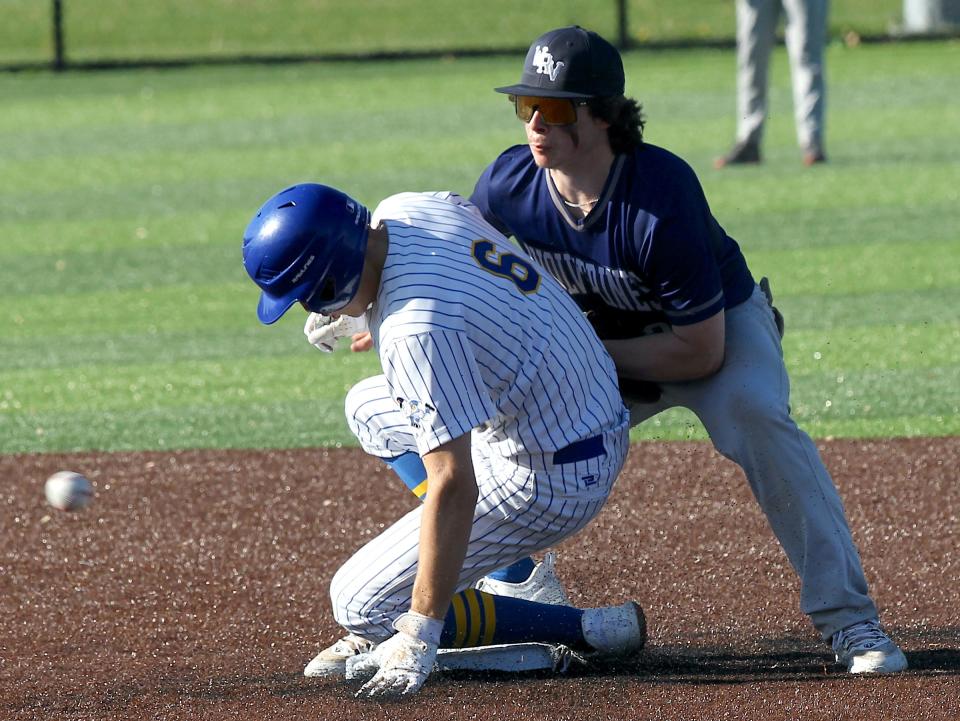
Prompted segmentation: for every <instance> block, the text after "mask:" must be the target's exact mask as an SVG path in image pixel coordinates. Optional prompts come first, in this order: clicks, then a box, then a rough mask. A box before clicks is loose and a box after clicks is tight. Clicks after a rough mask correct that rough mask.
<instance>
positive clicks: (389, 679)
mask: <svg viewBox="0 0 960 721" xmlns="http://www.w3.org/2000/svg"><path fill="white" fill-rule="evenodd" d="M393 627H394V628H395V629H396V630H397V633H396V634H394V635H393V636H391V637H390V638H389V639H387V640H386V641H384V642H383V643H381V644H380V645H379V646H377V647H376V648H375V649H374V650H373V651H370V652H369V653H363V654H360V655H359V656H354V657H352V658H349V659H347V678H348V679H358V678H367V677H369V676H370V675H371V674H372V675H373V678H371V679H370V680H369V681H367V683H365V684H364V685H363V687H362V688H361V689H360V690H359V691H357V694H356V695H357V698H377V697H399V696H407V695H409V694H413V693H416V692H417V691H419V690H420V687H421V686H423V682H424V681H426V680H427V676H429V675H430V672H431V671H432V670H433V665H434V663H435V662H436V660H437V646H438V645H439V643H440V633H441V631H443V621H439V620H437V619H435V618H430V617H429V616H424V615H422V614H419V613H415V612H413V611H409V612H407V613H405V614H403V615H402V616H401V617H400V618H398V619H397V620H396V621H395V622H394V624H393Z"/></svg>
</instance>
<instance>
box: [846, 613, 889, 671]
mask: <svg viewBox="0 0 960 721" xmlns="http://www.w3.org/2000/svg"><path fill="white" fill-rule="evenodd" d="M832 645H833V652H834V653H835V654H836V655H837V663H840V664H843V665H844V666H846V667H847V671H849V672H850V673H899V672H900V671H903V670H904V669H906V668H907V657H906V656H904V655H903V651H901V650H900V647H899V646H897V644H895V643H894V642H893V641H892V640H891V639H890V637H889V636H888V635H887V634H885V633H884V632H883V629H882V628H880V622H879V621H878V620H877V619H875V618H871V619H868V620H866V621H861V622H860V623H855V624H853V625H851V626H847V627H846V628H845V629H843V630H842V631H837V632H836V633H835V634H833V644H832Z"/></svg>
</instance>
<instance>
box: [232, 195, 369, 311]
mask: <svg viewBox="0 0 960 721" xmlns="http://www.w3.org/2000/svg"><path fill="white" fill-rule="evenodd" d="M369 219H370V213H369V211H368V210H367V209H366V208H365V207H364V206H363V205H361V204H360V203H358V202H357V201H356V200H354V199H353V198H351V197H350V196H348V195H346V194H344V193H341V192H340V191H339V190H337V189H336V188H331V187H329V186H326V185H318V184H316V183H303V184H301V185H294V186H292V187H290V188H287V189H286V190H284V191H282V192H280V193H277V194H276V195H274V196H273V197H272V198H270V200H268V201H267V202H266V203H264V204H263V207H261V208H260V210H259V211H257V214H256V216H254V218H253V220H251V221H250V224H249V225H248V226H247V229H246V231H245V232H244V234H243V266H244V268H246V270H247V274H248V275H249V276H250V277H251V278H252V279H253V282H254V283H256V284H257V285H258V286H259V287H260V290H261V291H263V292H262V293H261V294H260V303H259V305H258V306H257V317H258V318H260V321H261V322H263V323H266V324H270V323H274V322H276V321H277V320H278V319H279V318H280V316H282V315H283V314H284V313H286V312H287V310H288V309H289V308H290V306H292V305H293V304H294V303H296V302H298V301H299V302H301V303H303V304H304V305H305V306H306V307H307V308H309V309H310V310H311V311H313V312H315V313H324V314H330V313H332V312H335V311H337V310H339V309H340V308H343V306H345V305H346V304H347V303H349V302H350V301H351V300H353V297H354V296H355V295H356V294H357V288H358V286H359V285H360V274H361V272H362V271H363V259H364V254H365V253H366V249H367V226H368V223H369Z"/></svg>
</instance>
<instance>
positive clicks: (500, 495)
mask: <svg viewBox="0 0 960 721" xmlns="http://www.w3.org/2000/svg"><path fill="white" fill-rule="evenodd" d="M346 415H347V422H348V423H349V425H350V429H351V430H352V431H353V432H354V434H355V435H356V436H357V438H358V439H359V441H360V444H361V446H362V447H363V449H364V450H365V451H366V452H367V453H369V454H371V455H374V456H377V457H379V458H394V457H396V456H398V455H400V454H402V453H405V452H407V451H414V452H416V450H417V447H416V443H415V441H414V438H413V436H412V435H411V434H410V433H409V425H408V421H407V419H406V418H405V417H403V416H402V415H401V413H400V411H399V408H398V407H397V405H396V403H395V402H394V401H393V400H392V399H391V398H390V396H389V394H388V393H387V388H386V384H385V381H384V377H383V376H374V377H373V378H368V379H366V380H364V381H361V382H360V383H358V384H357V385H356V386H354V387H353V388H352V389H351V390H350V392H349V393H348V394H347V399H346ZM628 434H629V420H628V415H627V412H626V410H624V414H623V417H622V418H621V419H619V425H618V426H617V427H615V428H613V429H611V430H609V431H607V432H605V433H604V434H603V447H604V450H605V453H604V454H603V455H600V456H596V457H593V458H587V459H584V460H578V461H576V462H573V463H564V464H561V465H554V464H552V463H549V464H546V465H543V464H534V465H539V466H540V468H539V470H533V469H531V468H528V467H522V466H520V465H517V464H516V463H515V462H513V461H512V460H510V459H506V458H503V457H502V456H500V455H499V454H497V453H495V452H494V451H493V450H492V449H491V447H490V446H489V445H488V444H487V443H486V442H485V441H484V440H483V438H482V436H481V435H480V434H479V433H477V432H476V431H474V432H473V466H474V473H475V475H476V480H477V487H478V488H479V491H480V493H479V499H478V501H477V510H476V513H475V514H474V519H473V530H472V532H471V534H470V543H469V546H468V548H467V556H466V559H465V561H464V566H463V569H462V571H461V574H460V581H459V583H458V584H457V590H458V591H461V590H463V589H465V588H469V587H470V586H472V585H473V584H474V583H475V582H476V581H477V580H478V579H480V578H482V577H483V576H485V575H487V574H488V573H491V572H492V571H495V570H496V569H498V568H502V567H504V566H507V565H509V564H511V563H514V562H516V561H518V560H520V559H522V558H526V557H527V556H529V555H530V554H531V553H534V552H536V551H541V550H543V549H546V548H549V547H550V546H553V545H555V544H557V543H559V542H560V541H562V540H563V539H564V538H567V537H568V536H571V535H573V534H574V533H576V532H577V531H579V530H580V529H581V528H583V527H584V526H585V525H586V524H587V523H588V522H589V521H590V520H591V519H592V518H593V517H594V516H596V514H597V513H598V512H599V511H600V509H601V508H602V507H603V505H604V503H605V502H606V500H607V496H608V495H609V493H610V491H611V489H612V487H613V482H614V481H615V480H616V478H617V475H618V474H619V473H620V469H621V468H622V467H623V463H624V461H625V460H626V456H627V451H628V450H629V435H628ZM397 487H398V489H399V488H402V485H401V484H400V483H399V482H398V483H397ZM422 511H423V509H422V506H420V507H418V508H416V509H414V510H412V511H410V512H409V513H407V514H406V515H405V516H403V517H402V518H400V519H399V520H398V521H397V522H396V523H394V524H393V525H392V526H390V527H389V528H387V529H386V530H385V531H384V532H383V533H381V534H380V535H379V536H377V537H376V538H374V539H373V540H372V541H370V542H369V543H368V544H367V545H365V546H364V547H363V548H361V549H360V550H359V551H357V552H356V553H355V554H354V555H353V556H352V557H351V558H350V559H348V560H347V562H346V563H344V565H343V566H341V567H340V569H339V570H338V571H337V572H336V574H334V577H333V581H332V582H331V584H330V598H331V601H332V603H333V614H334V618H335V619H336V621H337V623H339V624H340V625H341V626H343V627H344V628H345V629H347V630H348V631H349V632H351V633H355V634H357V635H360V636H364V637H366V638H369V639H371V640H383V639H385V638H388V637H390V636H392V635H393V633H394V631H393V626H392V624H393V621H394V620H395V619H396V618H397V617H398V616H399V615H400V614H402V613H404V612H406V611H408V610H409V608H410V599H411V595H412V592H413V581H414V578H415V577H416V573H417V554H418V551H419V547H418V542H419V535H420V516H421V513H422Z"/></svg>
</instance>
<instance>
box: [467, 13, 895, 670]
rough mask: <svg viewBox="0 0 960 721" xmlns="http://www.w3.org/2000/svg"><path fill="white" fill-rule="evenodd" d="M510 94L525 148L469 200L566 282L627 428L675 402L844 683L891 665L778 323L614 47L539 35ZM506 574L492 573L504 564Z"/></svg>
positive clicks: (891, 650) (497, 166) (489, 173)
mask: <svg viewBox="0 0 960 721" xmlns="http://www.w3.org/2000/svg"><path fill="white" fill-rule="evenodd" d="M496 90H497V92H500V93H504V94H506V95H508V96H509V100H510V102H511V104H512V105H513V108H514V111H515V112H516V115H517V117H518V118H519V119H520V120H521V121H522V122H523V124H524V128H525V130H526V136H527V144H526V145H518V146H515V147H512V148H509V149H508V150H506V151H505V152H504V153H503V154H501V155H500V157H498V158H497V159H496V160H495V161H494V162H493V163H491V164H490V165H489V167H487V169H486V170H485V171H484V172H483V174H482V175H481V177H480V179H479V181H478V182H477V184H476V188H475V190H474V192H473V195H472V197H471V200H472V201H473V203H474V204H475V205H476V206H477V207H478V208H479V209H480V211H481V212H482V213H483V215H484V217H485V218H486V219H487V221H489V222H490V223H491V225H493V226H494V227H496V228H497V229H498V230H500V231H501V232H502V233H504V235H507V236H513V237H514V238H515V239H516V241H518V243H519V244H520V246H521V247H522V248H523V249H524V250H526V251H527V252H528V253H529V254H530V256H531V257H532V258H534V259H535V260H537V261H538V262H539V263H540V264H541V265H542V266H543V267H544V268H546V269H547V270H548V271H549V272H550V273H551V274H552V275H553V276H554V277H555V278H556V279H557V280H559V281H560V283H561V284H562V285H563V286H564V287H565V288H566V289H567V291H568V292H569V293H570V295H571V296H572V297H573V298H574V300H575V301H576V302H577V304H578V305H579V306H580V308H581V309H582V310H583V311H584V312H585V314H586V315H587V316H588V317H589V318H590V320H591V322H592V323H593V325H594V328H595V329H596V331H597V333H598V334H599V336H600V337H601V338H602V339H604V344H605V345H606V348H607V350H609V351H610V354H611V356H612V357H613V359H614V361H615V363H616V367H617V373H618V375H619V376H620V378H621V389H622V390H623V391H624V398H625V400H626V401H627V404H628V406H629V407H630V411H631V422H632V424H637V423H640V422H642V421H644V420H646V419H648V418H650V417H651V416H654V415H656V414H657V413H659V412H660V411H662V410H664V409H666V408H670V407H674V406H679V407H685V408H688V409H690V410H691V411H693V412H694V413H695V414H696V415H697V416H698V417H699V419H700V420H701V421H702V422H703V424H704V426H705V428H706V430H707V432H708V433H709V435H710V438H711V440H712V441H713V443H714V445H715V447H716V448H717V450H718V451H720V452H721V453H722V454H723V455H725V456H726V457H728V458H730V459H731V460H733V461H734V462H736V463H737V464H738V465H740V466H741V467H742V468H743V470H744V472H745V474H746V476H747V479H748V481H749V483H750V487H751V489H752V490H753V493H754V495H755V497H756V498H757V500H758V501H759V503H760V506H761V508H762V509H763V511H764V513H765V514H766V516H767V519H768V520H769V522H770V525H771V527H772V529H773V531H774V533H775V534H776V536H777V538H778V539H779V540H780V543H781V545H782V546H783V548H784V550H785V552H786V554H787V557H788V558H789V560H790V562H791V563H792V565H793V567H794V569H795V570H796V571H797V573H798V575H799V577H800V581H801V591H800V607H801V609H802V610H803V611H804V612H805V613H806V614H808V615H809V617H810V619H811V620H812V622H813V624H814V626H815V627H816V628H817V630H818V631H819V632H820V634H821V635H822V637H823V639H824V640H825V641H827V642H830V643H831V644H832V646H833V649H834V651H835V653H836V656H837V661H838V662H839V663H842V664H843V665H845V666H846V668H847V669H848V670H849V671H851V672H854V673H859V672H895V671H900V670H902V669H904V668H906V665H907V662H906V658H905V657H904V655H903V653H902V652H901V650H900V649H899V648H898V647H897V645H896V644H895V643H894V642H893V641H892V640H890V638H889V637H888V636H887V635H886V634H885V633H884V632H883V630H882V629H881V627H880V625H879V621H878V613H877V609H876V606H875V605H874V603H873V601H872V600H871V598H870V596H869V594H868V591H867V583H866V580H865V578H864V574H863V569H862V567H861V562H860V558H859V555H858V552H857V549H856V547H855V545H854V542H853V539H852V537H851V534H850V530H849V527H848V524H847V521H846V518H845V515H844V510H843V506H842V503H841V500H840V497H839V495H838V493H837V491H836V489H835V486H834V484H833V481H832V479H831V478H830V475H829V473H828V472H827V470H826V468H825V467H824V465H823V462H822V461H821V459H820V456H819V454H818V452H817V449H816V446H815V445H814V444H813V442H812V441H811V439H810V438H809V437H808V436H807V435H806V434H805V433H804V432H803V431H801V430H800V429H799V428H798V427H797V425H796V423H795V422H794V420H793V419H792V418H791V417H790V408H789V380H788V378H787V372H786V368H785V365H784V362H783V357H782V350H781V345H780V337H781V335H782V330H783V327H782V317H781V316H780V315H779V313H778V312H776V311H775V309H774V308H773V306H772V296H771V295H770V293H769V286H768V285H767V284H766V282H765V279H764V280H763V281H761V283H760V284H759V285H758V284H757V283H756V282H755V280H754V278H753V276H752V275H751V273H750V270H749V269H748V267H747V264H746V262H745V261H744V258H743V255H742V253H741V252H740V248H739V247H738V245H737V243H736V242H735V241H734V240H733V238H731V237H730V236H729V235H728V234H727V233H726V232H725V231H724V230H723V228H722V227H721V226H720V224H719V223H718V222H717V221H716V219H715V218H714V217H713V215H712V213H711V211H710V208H709V206H708V204H707V200H706V198H705V196H704V192H703V189H702V188H701V186H700V183H699V181H698V179H697V176H696V174H695V173H694V172H693V170H692V169H691V168H690V166H689V165H687V163H685V162H684V161H683V160H682V159H680V158H679V157H677V156H676V155H674V154H673V153H671V152H669V151H667V150H665V149H663V148H658V147H656V146H654V145H650V144H648V143H645V142H643V127H644V120H643V117H642V112H641V108H640V106H639V104H638V103H637V102H636V101H635V100H634V99H632V98H629V97H626V96H625V95H624V72H623V64H622V60H621V57H620V54H619V52H618V51H617V50H616V49H615V48H614V47H613V46H612V45H611V44H610V43H608V42H607V41H606V40H604V39H603V38H601V37H600V36H599V35H597V34H596V33H593V32H590V31H587V30H584V29H583V28H580V27H577V26H573V27H566V28H560V29H557V30H552V31H550V32H548V33H546V34H544V35H542V36H541V37H539V38H538V39H537V40H536V41H535V42H534V43H533V44H532V45H531V46H530V50H529V52H528V54H527V57H526V60H525V62H524V66H523V73H522V76H521V80H520V82H519V83H517V84H516V85H511V86H508V87H501V88H497V89H496ZM508 571H509V569H508Z"/></svg>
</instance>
